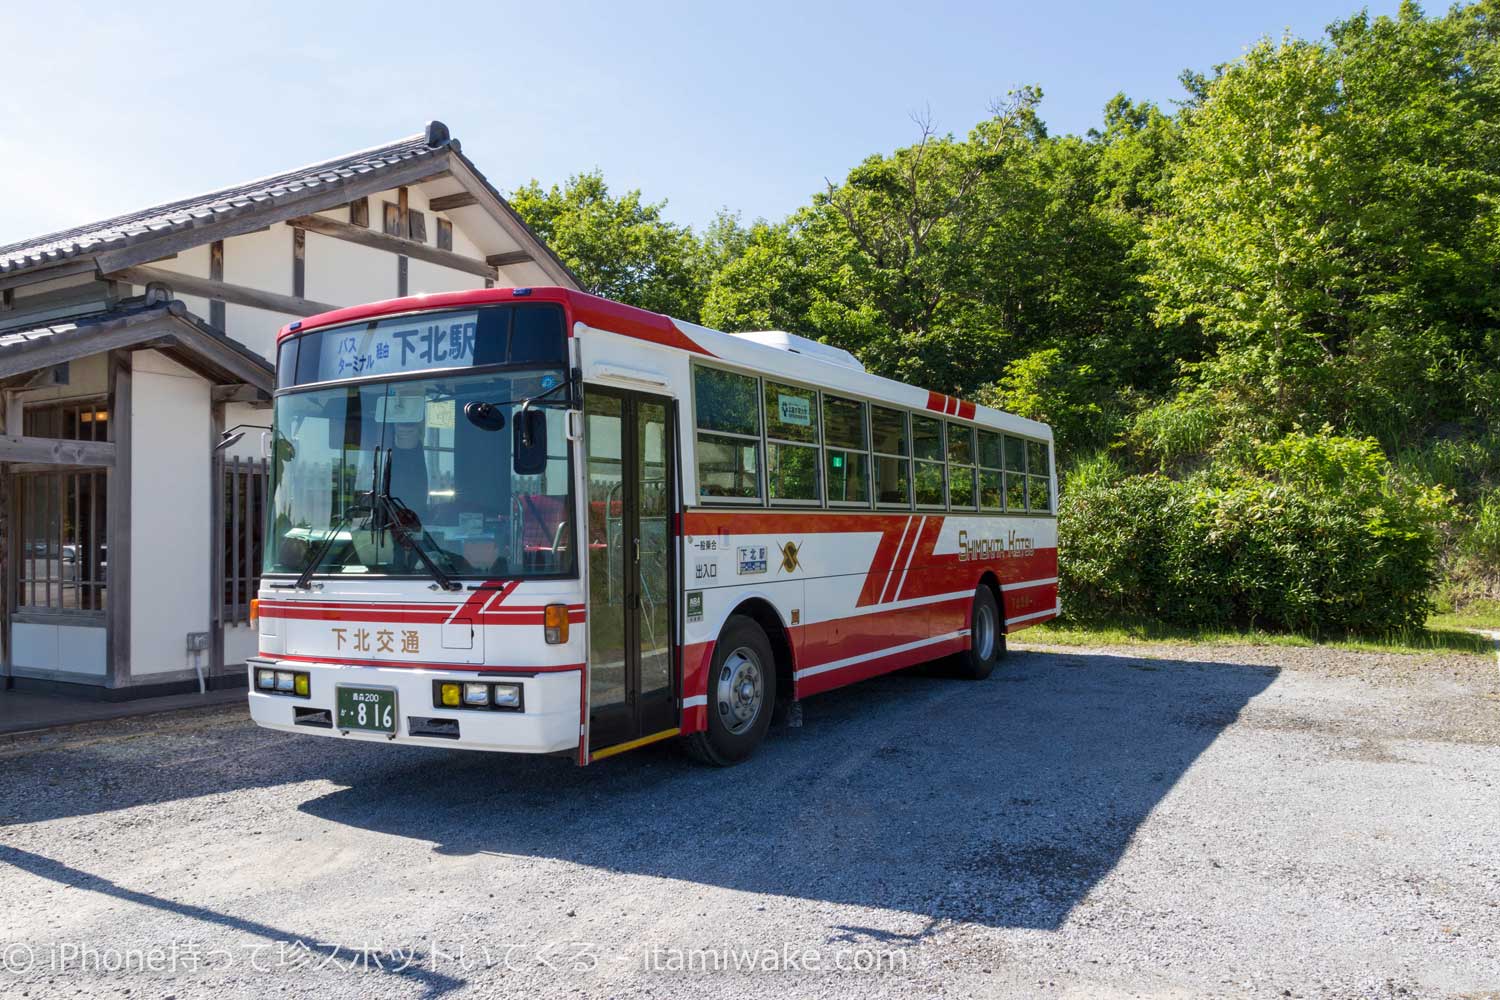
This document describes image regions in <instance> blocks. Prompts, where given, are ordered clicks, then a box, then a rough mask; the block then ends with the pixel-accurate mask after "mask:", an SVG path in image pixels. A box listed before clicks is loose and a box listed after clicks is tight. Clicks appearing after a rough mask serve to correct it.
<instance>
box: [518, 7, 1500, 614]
mask: <svg viewBox="0 0 1500 1000" xmlns="http://www.w3.org/2000/svg"><path fill="white" fill-rule="evenodd" d="M1497 70H1500V0H1480V2H1477V3H1473V4H1469V5H1466V6H1458V7H1455V8H1453V9H1451V10H1449V11H1448V12H1446V13H1444V14H1442V15H1439V16H1432V17H1429V16H1427V15H1425V14H1424V13H1423V12H1422V11H1421V10H1420V9H1419V8H1418V7H1417V6H1416V5H1415V4H1412V3H1406V4H1404V5H1403V6H1402V7H1401V9H1400V11H1399V13H1398V14H1397V15H1396V16H1395V17H1389V18H1387V17H1381V18H1370V17H1368V16H1367V15H1365V14H1358V15H1356V16H1354V17H1351V18H1349V19H1348V20H1345V21H1341V22H1338V23H1335V24H1334V25H1332V26H1330V28H1329V29H1328V31H1327V33H1326V34H1325V35H1324V36H1323V37H1321V38H1318V39H1299V38H1292V37H1286V38H1282V39H1280V40H1272V39H1265V40H1262V41H1261V42H1259V43H1258V44H1256V45H1255V46H1254V47H1253V48H1251V49H1250V50H1249V51H1248V53H1247V54H1246V55H1245V56H1244V57H1243V58H1241V59H1239V60H1237V61H1235V62H1233V63H1229V64H1226V65H1223V66H1219V67H1216V68H1214V69H1213V70H1212V71H1211V72H1209V73H1206V74H1197V73H1186V74H1184V76H1183V83H1184V85H1185V90H1186V94H1185V97H1184V99H1183V100H1182V101H1181V102H1180V103H1179V104H1178V105H1177V106H1176V107H1175V108H1172V109H1163V108H1160V107H1158V106H1155V105H1153V104H1150V103H1143V102H1136V101H1132V100H1130V99H1128V98H1127V97H1125V96H1124V95H1121V96H1117V97H1116V98H1114V99H1113V100H1112V101H1110V102H1109V104H1108V106H1107V107H1106V108H1105V109H1104V115H1103V120H1102V122H1101V126H1100V127H1099V128H1098V129H1096V130H1091V131H1090V132H1089V133H1088V134H1087V135H1084V136H1071V135H1069V136H1052V135H1050V134H1049V133H1048V132H1047V129H1046V126H1045V124H1044V123H1043V122H1042V120H1041V119H1040V117H1039V115H1038V111H1037V109H1038V106H1039V101H1040V98H1041V94H1040V91H1038V90H1036V89H1033V88H1028V89H1024V90H1021V91H1019V92H1016V93H1013V94H1012V95H1010V96H1009V97H1008V98H1007V99H1006V100H1004V101H1003V102H999V103H997V104H996V105H995V106H994V107H993V109H992V112H993V113H992V114H991V116H990V117H989V118H987V119H986V120H985V121H982V122H980V123H979V124H977V125H976V126H974V128H973V129H971V130H970V131H969V132H968V134H967V135H965V136H963V137H955V136H952V135H944V134H941V133H940V132H938V131H937V130H936V129H934V128H933V127H932V126H931V125H930V123H926V122H919V123H918V125H919V132H918V137H917V141H916V142H915V143H914V144H913V145H911V146H908V147H905V148H901V149H897V150H895V151H893V152H891V153H888V154H876V155H872V156H870V157H869V158H868V159H866V160H865V161H864V162H863V163H860V164H858V165H857V166H855V167H854V168H853V169H852V170H851V171H850V172H849V174H848V175H847V176H846V177H845V178H843V180H842V181H839V182H837V183H830V184H829V185H828V187H827V189H826V190H825V191H822V192H819V193H818V194H816V195H815V196H814V197H813V198H812V199H811V201H810V203H809V204H808V205H806V206H805V207H803V208H802V209H799V210H798V211H797V212H795V213H793V214H792V215H791V216H790V217H789V218H787V219H784V220H781V221H779V222H768V221H757V222H754V223H752V224H750V225H744V224H742V223H741V222H740V220H739V219H738V218H736V217H733V216H721V217H720V218H719V219H718V220H716V221H715V223H714V224H713V225H712V226H711V227H709V229H708V231H707V232H705V233H703V234H698V233H695V232H693V231H691V230H689V229H687V228H684V227H679V226H675V225H672V224H670V223H669V222H667V221H665V220H664V219H663V217H662V214H661V205H653V204H649V203H645V202H644V201H643V200H642V198H641V196H640V193H639V192H630V193H628V194H626V195H624V196H623V197H615V196H612V195H611V194H610V193H609V191H608V189H607V187H606V186H605V184H604V181H603V179H602V178H601V177H600V176H599V175H597V174H588V175H582V176H580V177H575V178H573V179H572V180H571V181H570V182H569V183H568V185H567V186H566V187H564V188H562V189H558V188H553V189H551V190H549V191H543V190H542V189H541V187H540V186H539V185H537V184H535V183H533V184H531V185H530V186H528V187H526V188H523V189H522V190H521V191H519V192H517V194H516V198H515V205H516V207H517V210H518V211H520V212H521V214H522V215H523V217H525V218H526V219H527V221H528V222H530V223H531V224H532V225H533V226H535V227H536V228H537V229H538V230H539V232H540V233H541V234H542V235H543V237H544V238H546V239H548V240H549V241H550V242H551V243H552V245H553V246H554V247H556V248H557V249H558V250H559V252H560V253H561V254H562V256H563V257H564V259H565V260H567V261H568V263H569V264H570V265H571V266H573V268H574V270H575V271H576V272H577V273H578V274H579V276H580V278H581V279H582V280H583V281H584V282H585V283H586V284H587V285H588V286H589V287H591V288H592V289H594V290H597V291H599V292H601V293H603V294H606V295H610V296H613V297H616V298H621V299H623V300H625V301H630V302H635V303H638V304H640V305H643V306H647V307H648V308H653V309H660V310H661V311H665V312H670V313H674V314H676V315H679V316H681V317H683V318H685V319H690V320H695V321H701V322H704V323H707V324H709V325H713V326H718V327H721V328H725V329H731V330H737V329H765V328H781V329H789V330H794V331H797V332H801V333H804V334H808V335H813V336H817V337H820V338H822V339H824V340H826V341H828V342H830V343H834V344H837V345H839V346H841V347H845V348H847V349H849V350H851V351H854V352H855V353H856V354H857V355H858V356H859V357H860V358H861V360H862V361H863V362H864V363H865V365H866V366H867V367H868V368H869V369H870V370H872V371H875V372H878V373H880V374H884V375H889V376H892V377H895V378H899V379H902V380H905V381H909V382H914V383H918V384H921V385H924V386H927V387H930V388H933V389H938V390H942V391H945V392H949V393H952V394H955V395H961V396H966V397H969V398H976V399H979V400H982V401H984V402H989V403H992V404H995V405H998V406H1002V407H1004V408H1006V409H1009V410H1012V411H1015V412H1018V413H1021V414H1023V415H1026V416H1032V417H1037V418H1039V419H1043V420H1047V421H1048V422H1050V423H1051V424H1052V425H1053V427H1054V430H1055V432H1056V434H1057V438H1058V446H1059V456H1060V459H1061V461H1060V468H1061V469H1062V471H1063V474H1064V476H1065V477H1066V479H1065V483H1064V487H1063V497H1064V514H1065V516H1064V530H1065V537H1064V545H1065V546H1066V554H1065V557H1064V560H1065V568H1064V572H1065V573H1068V574H1072V581H1071V583H1070V593H1072V594H1073V595H1074V596H1075V597H1076V603H1075V604H1074V605H1073V607H1074V610H1075V611H1084V610H1089V611H1098V612H1104V611H1111V612H1119V613H1125V612H1132V613H1136V612H1138V613H1147V612H1149V613H1152V614H1156V615H1162V616H1169V615H1173V614H1184V615H1188V616H1190V617H1192V619H1193V620H1195V621H1210V620H1212V621H1222V622H1226V623H1227V622H1239V623H1246V622H1256V623H1261V624H1275V625H1279V626H1283V627H1288V628H1291V627H1296V628H1331V627H1357V628H1363V629H1374V630H1378V629H1382V628H1388V627H1397V626H1400V625H1405V624H1411V623H1413V622H1414V621H1416V620H1418V619H1419V618H1420V615H1421V613H1422V609H1423V606H1424V605H1423V602H1424V600H1425V594H1426V590H1427V587H1428V584H1429V583H1430V579H1431V575H1432V572H1433V569H1432V567H1433V565H1434V560H1435V559H1437V558H1438V557H1436V556H1435V555H1434V552H1435V551H1438V549H1437V548H1435V546H1437V547H1438V548H1440V550H1441V553H1442V554H1441V560H1440V565H1441V568H1442V571H1443V573H1444V574H1445V575H1446V577H1447V580H1448V587H1449V593H1448V595H1447V596H1448V597H1449V598H1455V597H1456V598H1458V599H1462V598H1464V597H1470V596H1491V597H1493V596H1500V592H1497V589H1496V583H1495V570H1494V567H1495V565H1496V560H1497V558H1500V495H1497V493H1496V487H1497V485H1500V450H1497V445H1500V429H1496V428H1495V427H1494V422H1495V421H1496V419H1497V417H1500V411H1497V406H1500V282H1497V280H1496V277H1497V274H1500V270H1497V269H1500V77H1497ZM1307 427H1323V428H1326V430H1325V431H1323V432H1321V433H1319V434H1317V435H1312V436H1308V435H1303V434H1301V433H1300V431H1299V430H1298V429H1299V428H1307ZM1310 441H1311V442H1316V445H1315V446H1314V445H1309V444H1307V442H1310ZM1299 448H1302V449H1307V448H1311V449H1312V451H1313V452H1316V453H1317V454H1318V455H1323V456H1325V458H1326V457H1327V456H1331V455H1337V456H1341V457H1339V458H1338V460H1337V462H1335V464H1338V462H1348V463H1354V464H1355V465H1358V466H1359V468H1360V470H1361V471H1360V473H1359V475H1358V476H1357V477H1356V479H1357V481H1358V482H1359V483H1360V484H1362V485H1361V487H1360V489H1359V490H1358V491H1355V490H1351V489H1348V488H1345V487H1340V488H1338V489H1324V488H1323V487H1322V486H1321V485H1320V484H1323V483H1325V479H1324V478H1321V477H1322V475H1323V473H1327V472H1328V469H1326V468H1325V469H1323V470H1322V472H1316V470H1313V469H1311V468H1308V467H1306V465H1305V461H1311V459H1310V458H1308V456H1307V455H1302V456H1301V458H1299V457H1298V454H1299V453H1298V451H1297V450H1298V449H1299ZM1356 457H1358V461H1355V459H1356ZM1377 459H1379V461H1376V460H1377ZM1304 460H1305V461H1304ZM1319 461H1323V459H1320V460H1319ZM1327 461H1334V459H1332V458H1327ZM1299 463H1300V464H1299ZM1377 486H1378V488H1377ZM1425 487H1436V488H1438V490H1437V492H1434V491H1433V490H1430V489H1425ZM1450 497H1451V498H1452V501H1451V503H1450V502H1448V501H1446V500H1445V499H1444V498H1450ZM1403 508H1409V509H1405V510H1404V511H1403ZM1169 511H1170V512H1171V513H1170V514H1169V513H1167V512H1169ZM1434 526H1436V530H1434ZM1096 532H1097V533H1096ZM1149 539H1155V541H1152V542H1151V543H1150V545H1151V546H1153V547H1147V548H1137V549H1136V552H1137V553H1144V552H1151V553H1156V554H1157V556H1159V557H1160V558H1159V559H1157V558H1156V556H1153V558H1152V559H1149V560H1148V559H1141V558H1137V556H1136V554H1135V553H1132V552H1129V551H1113V550H1111V546H1117V547H1119V548H1125V547H1126V546H1125V543H1126V542H1128V543H1129V545H1130V546H1136V547H1139V546H1145V545H1147V541H1148V540H1149ZM1337 592H1342V596H1340V593H1337ZM1172 609H1178V610H1172Z"/></svg>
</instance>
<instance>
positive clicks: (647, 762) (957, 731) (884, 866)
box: [301, 650, 1277, 937]
mask: <svg viewBox="0 0 1500 1000" xmlns="http://www.w3.org/2000/svg"><path fill="white" fill-rule="evenodd" d="M1276 674H1277V671H1276V670H1275V669H1274V668H1267V667H1259V666H1248V665H1236V664H1225V663H1200V662H1195V661H1192V660H1161V659H1139V658H1131V657H1122V656H1114V655H1100V654H1090V653H1074V652H1066V651H1057V652H1053V651H1039V650H1028V651H1016V652H1013V653H1012V654H1011V656H1010V658H1009V659H1008V660H1007V661H1006V662H1005V665H1004V666H1003V667H1002V669H1000V670H997V671H996V673H995V674H994V676H992V677H991V678H990V679H989V680H987V681H984V682H980V683H969V682H964V681H959V680H953V679H948V678H944V677H942V676H938V675H935V674H933V673H931V672H915V673H913V672H907V673H900V674H895V675H891V676H887V677H883V678H878V679H875V680H872V681H866V682H864V683H862V684H858V685H855V686H853V687H851V688H848V689H845V690H841V691H837V692H832V693H829V694H825V695H819V696H818V697H816V698H812V699H809V700H808V701H807V702H806V703H805V706H804V709H805V711H804V724H803V725H802V727H801V728H797V729H790V728H784V727H783V728H776V729H773V730H772V732H771V736H770V738H769V739H768V740H767V742H766V744H765V745H764V746H763V747H762V749H761V751H760V752H759V753H758V754H757V755H756V756H755V757H754V758H752V759H751V760H750V761H747V762H746V763H744V764H741V765H739V766H738V767H734V768H730V769H727V770H717V769H709V768H704V767H701V766H699V765H695V764H693V763H690V762H689V761H687V760H686V759H684V758H682V757H681V756H680V755H679V754H677V753H675V752H673V750H672V749H671V748H670V747H652V748H647V749H645V750H642V751H638V752H636V753H634V754H625V755H622V756H620V757H618V758H614V759H611V760H610V761H608V762H602V763H600V764H598V765H595V766H593V767H589V768H586V769H577V768H572V767H569V766H567V765H566V764H563V763H562V762H560V761H557V760H555V759H534V758H518V757H499V756H490V755H482V754H463V753H448V752H444V753H441V754H439V755H437V756H428V757H425V758H424V760H423V762H422V764H421V765H420V766H412V761H411V760H410V759H407V760H404V761H401V762H400V763H399V764H398V763H397V762H395V761H392V765H393V766H389V767H382V766H381V764H380V760H381V757H380V752H379V750H377V749H375V748H372V749H371V751H370V757H369V761H368V764H369V767H368V770H367V772H365V774H366V776H364V777H361V778H358V779H355V781H354V783H353V784H352V785H351V786H350V787H348V788H344V789H341V790H339V791H336V792H333V793H330V794H327V795H324V796H322V797H320V798H317V799H313V800H310V801H308V802H306V803H304V804H303V805H302V806H301V808H302V809H303V810H304V811H305V812H307V813H309V814H311V815H314V816H318V817H321V818H323V819H326V820H329V821H332V822H335V823H341V824H346V825H348V826H351V827H357V828H362V829H366V830H371V831H376V832H381V833H386V834H390V835H393V836H401V837H412V838H419V839H423V840H429V841H431V842H432V843H433V844H434V849H435V850H436V851H438V852H441V853H444V854H459V855H468V854H475V853H495V854H502V855H505V854H508V855H523V856H533V857H538V858H548V859H555V860H561V861H566V862H572V863H576V864H580V865H587V866H591V867H594V868H598V869H602V870H605V871H612V872H622V873H628V874H637V875H650V876H659V877H662V878H671V879H680V880H683V881H687V882H695V883H704V884H708V885H714V886H720V887H724V888H730V889H736V890H743V891H748V892H757V893H769V894H773V895H779V896H791V897H797V898H806V899H813V900H820V901H828V902H836V903H841V904H853V905H858V906H870V907H878V908H881V909H888V910H899V911H906V912H909V913H912V914H916V915H921V916H925V917H927V918H929V921H928V924H927V926H928V928H929V930H930V929H931V928H933V927H935V926H938V925H940V924H941V923H944V922H947V921H967V922H977V923H981V924H986V925H992V926H1005V927H1021V928H1034V929H1053V928H1056V927H1058V926H1060V925H1061V924H1062V922H1063V921H1064V920H1065V919H1066V918H1067V916H1068V914H1069V912H1070V911H1071V910H1072V908H1073V907H1074V906H1076V905H1077V904H1078V903H1079V902H1080V901H1082V900H1083V899H1084V898H1085V896H1087V894H1088V893H1089V891H1090V890H1091V889H1092V888H1093V886H1094V885H1096V884H1097V883H1098V882H1099V881H1100V880H1101V879H1103V878H1104V877H1105V876H1106V875H1107V874H1108V873H1109V872H1110V870H1111V869H1112V868H1113V867H1114V866H1115V864H1116V862H1118V860H1119V859H1120V857H1121V856H1122V855H1123V854H1124V852H1125V850H1126V848H1127V847H1128V845H1129V843H1130V840H1131V838H1132V836H1133V835H1134V834H1135V831H1136V830H1137V829H1138V828H1139V827H1140V825H1141V824H1142V823H1143V822H1144V821H1145V819H1146V817H1147V816H1148V815H1150V813H1151V811H1152V809H1153V808H1154V807H1155V806H1156V804H1157V803H1158V802H1160V801H1161V799H1162V798H1163V796H1165V795H1166V794H1167V792H1168V791H1170V790H1171V788H1172V786H1173V785H1174V784H1175V783H1176V782H1177V780H1178V779H1179V778H1180V777H1181V776H1182V775H1183V773H1184V772H1185V771H1186V770H1187V769H1188V767H1190V766H1191V765H1192V763H1193V762H1194V761H1195V760H1196V759H1197V758H1198V756H1199V755H1200V754H1202V753H1203V752H1204V750H1205V749H1207V748H1208V747H1209V745H1210V744H1212V743H1213V741H1214V740H1215V738H1216V737H1217V736H1218V735H1219V733H1220V732H1222V731H1223V730H1224V728H1225V727H1227V726H1229V725H1231V724H1233V723H1234V722H1235V720H1236V719H1237V718H1238V717H1239V713H1240V711H1241V710H1242V709H1243V708H1244V706H1245V705H1246V703H1247V702H1249V701H1250V700H1251V699H1252V698H1254V697H1255V696H1256V695H1257V694H1259V693H1260V692H1261V691H1263V690H1265V689H1266V687H1267V686H1269V685H1270V684H1271V682H1272V681H1273V680H1274V679H1275V677H1276ZM842 930H843V931H844V932H845V933H846V934H847V935H849V936H850V937H861V936H865V937H883V936H885V932H878V931H873V930H867V929H865V928H859V927H845V928H842Z"/></svg>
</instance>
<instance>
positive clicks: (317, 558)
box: [292, 504, 364, 590]
mask: <svg viewBox="0 0 1500 1000" xmlns="http://www.w3.org/2000/svg"><path fill="white" fill-rule="evenodd" d="M363 511H364V508H363V507H361V506H359V505H358V504H350V505H349V506H348V507H345V508H344V512H343V513H342V514H340V515H339V519H338V520H337V521H335V522H333V524H331V525H330V526H329V528H328V534H326V535H324V536H323V540H322V541H321V542H319V543H318V547H317V549H315V550H314V551H313V555H312V558H311V559H310V560H308V563H307V565H306V566H305V567H303V569H302V572H301V574H299V575H298V577H297V582H296V583H294V584H292V586H293V587H295V588H297V589H299V590H310V589H311V588H312V577H313V573H315V572H317V569H318V566H319V565H321V564H322V562H323V560H324V559H327V558H328V553H329V552H330V551H331V550H332V549H333V543H334V542H335V541H337V540H338V537H339V531H340V530H341V529H342V528H343V527H344V525H346V524H349V523H351V522H353V520H354V518H355V515H357V514H360V513H362V512H363Z"/></svg>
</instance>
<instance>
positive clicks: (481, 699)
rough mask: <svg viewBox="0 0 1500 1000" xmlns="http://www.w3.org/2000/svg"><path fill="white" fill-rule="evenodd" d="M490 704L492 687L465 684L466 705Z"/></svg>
mask: <svg viewBox="0 0 1500 1000" xmlns="http://www.w3.org/2000/svg"><path fill="white" fill-rule="evenodd" d="M489 703H490V686H489V685H488V684H465V685H464V704H465V705H488V704H489Z"/></svg>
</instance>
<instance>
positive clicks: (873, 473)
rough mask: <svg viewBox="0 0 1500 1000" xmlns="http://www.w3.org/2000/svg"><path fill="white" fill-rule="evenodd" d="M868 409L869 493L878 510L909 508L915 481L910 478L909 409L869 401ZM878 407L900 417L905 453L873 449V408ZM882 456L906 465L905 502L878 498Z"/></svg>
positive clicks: (913, 501) (914, 500)
mask: <svg viewBox="0 0 1500 1000" xmlns="http://www.w3.org/2000/svg"><path fill="white" fill-rule="evenodd" d="M870 405H871V410H870V419H869V424H870V495H871V498H872V499H873V500H874V501H875V507H876V508H877V509H879V510H911V509H912V504H914V503H915V502H916V499H917V490H916V483H915V482H914V481H913V479H912V467H911V464H912V451H913V449H912V446H911V443H912V442H911V410H910V409H908V408H907V407H904V406H891V405H887V404H885V403H871V404H870ZM876 407H878V408H880V409H882V410H885V411H887V412H888V413H894V414H896V416H898V417H900V418H901V437H902V440H903V441H904V442H905V444H906V454H905V455H892V454H891V453H889V452H884V451H876V450H875V412H874V408H876ZM882 458H894V459H897V460H899V461H900V462H901V463H902V464H904V465H905V466H906V502H905V503H887V502H884V501H882V500H881V499H880V490H879V485H880V473H879V471H878V470H877V466H878V465H879V464H880V459H882Z"/></svg>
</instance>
